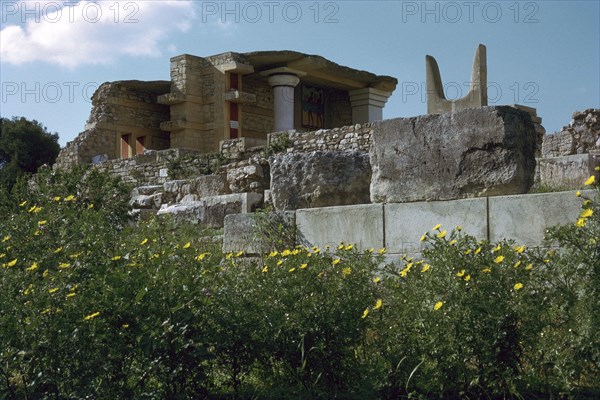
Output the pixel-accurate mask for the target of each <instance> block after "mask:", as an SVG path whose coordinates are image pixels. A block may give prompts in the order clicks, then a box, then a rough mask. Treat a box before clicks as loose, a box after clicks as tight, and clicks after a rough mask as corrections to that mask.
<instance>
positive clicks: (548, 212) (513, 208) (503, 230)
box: [489, 190, 596, 247]
mask: <svg viewBox="0 0 600 400" xmlns="http://www.w3.org/2000/svg"><path fill="white" fill-rule="evenodd" d="M595 193H596V192H595V191H593V190H586V191H583V192H582V194H583V195H584V196H587V197H593V196H594V194H595ZM582 203H583V200H582V198H580V197H576V196H575V191H567V192H554V193H540V194H528V195H515V196H503V197H491V198H490V199H489V226H490V241H492V242H496V241H499V240H502V239H513V240H515V241H516V242H517V244H519V245H523V244H524V245H527V246H529V247H535V246H539V245H540V244H541V243H542V240H543V238H544V234H545V232H546V230H547V229H548V228H550V227H552V226H555V225H564V224H570V223H575V222H576V221H577V217H578V215H579V213H580V212H581V204H582Z"/></svg>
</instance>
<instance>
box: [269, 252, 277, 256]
mask: <svg viewBox="0 0 600 400" xmlns="http://www.w3.org/2000/svg"><path fill="white" fill-rule="evenodd" d="M277 254H279V252H278V251H272V252H270V253H269V257H276V256H277Z"/></svg>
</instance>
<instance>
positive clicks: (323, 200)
mask: <svg viewBox="0 0 600 400" xmlns="http://www.w3.org/2000/svg"><path fill="white" fill-rule="evenodd" d="M269 163H270V166H271V199H272V201H273V205H274V206H275V209H276V210H296V209H299V208H314V207H327V206H337V205H349V204H365V203H369V183H370V180H371V167H370V165H369V156H368V154H366V153H363V152H358V151H352V152H332V151H326V152H321V151H315V152H312V153H288V154H278V155H275V156H273V157H271V158H270V159H269Z"/></svg>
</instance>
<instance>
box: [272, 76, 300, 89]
mask: <svg viewBox="0 0 600 400" xmlns="http://www.w3.org/2000/svg"><path fill="white" fill-rule="evenodd" d="M267 81H268V82H269V85H271V86H273V87H277V86H289V87H296V85H298V83H300V78H298V77H297V76H296V75H292V74H275V75H271V76H269V79H267Z"/></svg>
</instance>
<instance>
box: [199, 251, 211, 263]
mask: <svg viewBox="0 0 600 400" xmlns="http://www.w3.org/2000/svg"><path fill="white" fill-rule="evenodd" d="M208 255H210V253H202V254H198V255H197V256H196V260H197V261H202V260H204V259H205V258H206V256H208Z"/></svg>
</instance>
